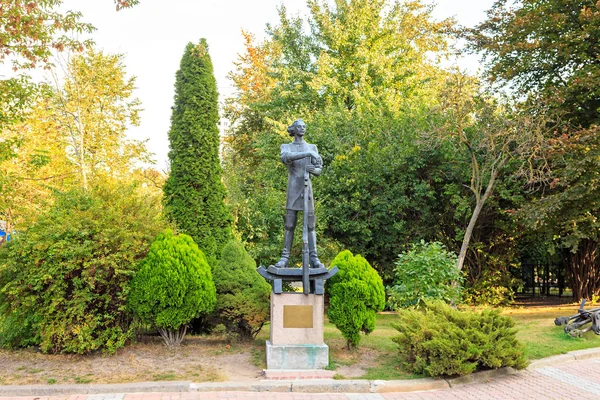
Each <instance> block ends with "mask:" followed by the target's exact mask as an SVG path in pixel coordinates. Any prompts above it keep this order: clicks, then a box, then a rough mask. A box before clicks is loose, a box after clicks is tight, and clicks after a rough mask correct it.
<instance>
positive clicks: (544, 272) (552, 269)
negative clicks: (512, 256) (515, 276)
mask: <svg viewBox="0 0 600 400" xmlns="http://www.w3.org/2000/svg"><path fill="white" fill-rule="evenodd" d="M565 274H566V271H565V268H564V266H563V265H562V264H559V263H558V264H550V263H547V264H543V263H527V262H522V263H521V280H522V281H523V286H522V287H521V288H520V290H519V293H518V294H520V295H525V296H527V295H529V296H559V297H563V296H571V290H570V289H569V286H568V285H567V282H566V277H565Z"/></svg>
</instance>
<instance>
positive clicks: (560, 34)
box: [469, 0, 600, 127]
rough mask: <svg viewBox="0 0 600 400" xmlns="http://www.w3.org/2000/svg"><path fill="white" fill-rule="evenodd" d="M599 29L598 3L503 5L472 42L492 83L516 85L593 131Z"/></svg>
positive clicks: (500, 0)
mask: <svg viewBox="0 0 600 400" xmlns="http://www.w3.org/2000/svg"><path fill="white" fill-rule="evenodd" d="M599 27H600V5H599V4H598V3H597V1H595V0H518V1H514V2H513V1H510V2H509V1H507V0H497V1H496V2H495V3H494V5H493V7H492V8H491V9H490V10H489V11H488V18H487V20H486V21H484V22H482V23H481V24H479V25H478V26H476V27H475V28H474V29H473V30H470V31H469V37H470V39H471V47H472V49H474V50H477V51H480V52H482V54H483V56H484V59H485V61H486V67H487V73H488V76H489V79H490V80H491V81H492V82H494V83H499V84H509V85H513V86H514V87H515V88H516V89H517V90H518V91H519V92H520V93H523V94H525V95H527V96H530V99H531V100H532V101H536V99H538V100H539V99H543V101H544V102H546V103H548V104H551V105H553V106H554V107H556V108H558V109H560V110H562V111H564V112H565V116H566V118H567V119H568V120H570V121H572V123H573V124H574V125H575V126H577V125H581V126H583V127H589V126H590V125H591V124H598V122H599V121H600V117H599V113H598V109H599V107H600V89H599V88H598V80H599V79H600V60H599V59H598V51H599V50H600V44H599V43H598V40H597V37H598V29H599Z"/></svg>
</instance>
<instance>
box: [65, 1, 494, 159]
mask: <svg viewBox="0 0 600 400" xmlns="http://www.w3.org/2000/svg"><path fill="white" fill-rule="evenodd" d="M492 3H493V0H438V1H437V7H436V10H435V16H436V17H437V18H439V19H442V18H446V17H452V16H453V17H455V18H456V20H457V21H458V22H459V23H460V24H462V25H466V26H473V25H475V24H477V23H478V22H480V21H482V20H483V19H484V17H485V11H486V10H487V9H488V8H490V7H491V5H492ZM280 4H284V5H285V6H286V8H287V10H288V11H289V12H293V13H301V14H305V13H306V6H305V0H283V1H282V0H169V1H164V0H141V2H140V4H139V5H138V6H136V7H134V8H132V9H127V10H122V11H119V12H115V7H114V4H113V2H112V1H110V0H65V1H64V9H67V10H78V11H81V12H82V13H83V20H84V21H86V22H90V23H92V24H93V25H94V26H95V27H96V28H97V30H96V31H95V32H94V33H93V34H92V39H93V40H94V41H95V42H96V45H97V47H98V48H99V49H101V50H103V51H104V52H108V53H121V54H124V55H125V64H126V66H127V73H128V75H130V76H131V75H134V76H136V77H137V81H136V86H137V91H136V96H137V97H138V98H139V99H140V100H141V101H142V107H143V108H144V112H143V113H142V114H141V124H140V126H139V127H134V128H132V129H131V132H130V135H131V136H132V137H135V138H136V139H146V138H149V139H150V140H149V143H148V148H149V150H150V151H152V152H153V153H155V155H156V156H155V158H156V160H157V167H158V168H159V169H163V168H164V167H165V166H166V160H167V153H168V147H169V144H168V139H167V132H168V130H169V125H170V117H171V106H172V105H173V93H174V91H173V87H174V86H173V85H174V83H175V72H176V71H177V69H178V67H179V61H180V60H181V56H182V55H183V51H184V49H185V46H186V44H187V43H188V42H197V41H198V40H199V39H200V38H206V40H207V41H208V44H209V50H210V55H211V58H212V61H213V65H214V69H215V77H216V79H217V85H218V89H219V94H220V99H221V100H222V99H223V98H224V96H227V95H228V94H230V93H231V91H232V88H231V83H230V82H229V81H228V79H227V74H228V72H229V71H231V70H232V69H233V62H234V61H235V60H236V58H237V55H238V54H239V53H241V52H242V51H243V41H242V36H241V30H242V29H243V30H246V31H248V32H252V33H254V34H255V35H256V36H257V38H259V39H261V38H264V30H265V25H266V24H267V23H276V22H277V21H278V17H277V6H278V5H280ZM461 66H462V67H465V68H469V69H470V70H472V71H476V70H477V68H478V66H477V60H476V58H474V57H471V58H469V59H468V60H463V61H462V62H461Z"/></svg>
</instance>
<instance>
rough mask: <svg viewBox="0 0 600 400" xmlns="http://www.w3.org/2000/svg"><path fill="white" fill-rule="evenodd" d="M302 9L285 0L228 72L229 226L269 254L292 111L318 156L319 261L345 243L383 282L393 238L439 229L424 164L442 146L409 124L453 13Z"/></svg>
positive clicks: (394, 6) (428, 85)
mask: <svg viewBox="0 0 600 400" xmlns="http://www.w3.org/2000/svg"><path fill="white" fill-rule="evenodd" d="M309 10H310V12H309V15H308V17H307V18H306V20H303V19H302V18H299V17H294V16H289V15H287V13H286V10H285V8H284V7H281V8H280V10H279V21H278V23H277V24H272V25H269V26H268V28H267V34H268V36H267V39H266V40H265V41H264V42H263V43H260V44H254V43H252V38H251V37H249V36H248V35H247V36H246V41H247V43H246V50H247V52H246V54H243V55H242V56H241V57H240V62H239V63H238V64H237V68H236V71H234V72H233V73H232V74H231V77H232V80H233V81H234V84H235V86H236V88H237V89H238V91H237V93H236V95H235V98H233V99H230V101H229V103H228V108H227V116H228V117H229V119H230V120H231V121H232V122H233V123H232V129H231V131H230V132H228V137H227V146H226V147H225V151H224V158H225V171H226V176H225V180H226V184H227V187H228V190H229V193H230V194H231V197H230V198H229V201H230V202H231V203H232V206H233V210H234V216H235V223H236V229H237V230H238V232H239V233H240V235H241V237H242V239H243V240H244V242H245V243H248V249H249V251H250V253H251V254H252V255H253V256H254V257H256V258H258V260H259V262H261V263H262V262H263V261H262V260H264V259H267V260H268V259H276V258H277V253H278V252H279V251H280V246H281V233H280V232H281V214H282V211H283V210H282V209H281V205H282V204H284V201H285V189H286V185H285V183H286V179H285V178H286V176H287V173H286V170H285V166H284V165H282V164H281V162H280V161H279V157H278V155H279V147H280V145H281V144H282V143H284V142H286V141H289V136H288V135H287V133H286V131H285V128H286V127H287V126H288V125H289V124H290V123H291V121H293V120H294V118H297V116H298V115H300V116H302V118H303V119H304V120H305V121H306V123H307V133H306V139H307V140H308V141H309V142H311V143H315V144H316V145H317V146H318V148H319V153H320V154H321V155H322V157H323V159H324V168H325V169H324V171H323V174H322V175H321V176H320V177H319V179H317V180H315V181H314V182H313V185H314V189H315V211H316V214H317V229H318V230H319V233H320V235H319V245H320V247H322V248H323V249H324V250H325V254H323V257H322V259H323V260H324V261H327V260H328V259H331V258H332V257H333V256H335V254H336V253H337V252H338V251H339V249H340V248H341V247H342V246H345V247H346V248H352V249H354V250H355V251H357V252H360V254H363V255H364V256H365V258H367V259H368V260H369V261H370V262H372V264H373V266H374V267H375V268H377V270H378V271H380V273H382V275H383V277H384V279H386V280H389V279H391V277H392V271H391V265H392V262H393V260H394V259H395V257H396V255H397V254H398V251H399V248H402V247H404V246H407V245H408V244H409V243H411V242H413V241H415V240H419V239H421V238H423V237H426V238H430V239H434V238H435V237H436V236H437V235H439V229H436V227H435V222H436V220H437V219H436V218H435V217H434V215H437V214H439V212H440V211H441V210H440V207H441V205H440V203H439V202H438V201H436V198H439V196H440V195H443V193H444V191H443V187H442V185H440V184H439V183H440V181H441V177H442V176H443V175H442V174H441V173H440V171H434V168H433V167H432V166H439V163H440V161H441V160H443V159H444V154H443V152H441V151H439V149H437V148H436V149H427V150H425V149H419V148H418V146H417V144H418V135H417V133H418V132H419V131H420V130H426V129H429V127H430V126H431V118H429V115H430V114H431V113H430V112H429V110H428V108H429V107H430V106H431V105H433V104H435V103H436V101H437V100H436V99H437V98H438V96H437V94H438V89H439V86H440V81H441V79H443V77H444V76H445V72H444V71H442V70H441V68H440V66H439V63H438V61H439V60H438V58H443V57H444V56H445V55H446V54H447V50H448V49H447V43H448V41H447V39H448V38H449V37H448V29H447V28H449V27H450V26H451V25H452V22H451V21H448V20H446V21H435V20H434V19H433V18H432V15H431V11H432V7H430V6H428V5H425V4H423V3H422V2H420V1H411V2H404V1H382V0H357V1H348V2H342V1H339V2H334V3H332V2H327V1H321V0H314V1H313V0H311V1H309ZM307 25H308V26H310V27H311V30H310V31H307V30H305V29H304V27H305V26H307ZM430 55H434V56H433V57H430ZM423 154H424V155H423ZM366 171H368V173H366ZM342 199H344V201H342ZM430 210H435V211H431V212H430ZM451 226H452V229H454V226H455V225H454V224H453V225H451ZM321 232H322V234H321ZM450 235H451V236H453V232H452V233H451V234H450ZM265 263H266V261H265Z"/></svg>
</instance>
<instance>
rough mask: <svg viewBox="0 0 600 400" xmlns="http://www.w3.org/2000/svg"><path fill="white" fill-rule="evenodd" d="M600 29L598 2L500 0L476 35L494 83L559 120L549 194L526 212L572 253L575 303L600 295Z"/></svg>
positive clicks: (552, 138) (546, 185) (546, 184)
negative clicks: (512, 0) (599, 140)
mask: <svg viewBox="0 0 600 400" xmlns="http://www.w3.org/2000/svg"><path fill="white" fill-rule="evenodd" d="M549 21H552V24H551V26H552V29H549V25H548V24H549ZM599 29H600V4H599V3H597V2H596V1H595V0H569V1H564V0H519V1H515V2H508V1H507V0H498V1H496V2H495V3H494V6H493V8H492V9H491V10H490V12H489V17H488V19H487V20H486V21H484V22H483V23H481V24H480V25H479V26H477V27H475V28H474V29H473V30H472V31H471V32H470V34H471V39H472V47H473V49H474V50H476V51H481V52H482V53H483V54H484V56H485V59H486V62H487V74H488V77H489V78H490V80H491V81H493V82H494V83H500V84H505V85H511V86H512V90H515V89H516V90H517V91H518V92H519V95H520V97H522V98H526V99H527V101H528V103H529V104H535V105H537V104H543V105H545V106H547V107H548V108H550V109H552V110H554V111H556V112H557V113H559V115H560V117H559V118H556V120H557V121H558V122H557V123H556V125H557V128H556V129H555V130H554V131H553V133H552V134H549V135H547V139H548V140H547V145H548V147H549V148H550V149H549V151H548V156H549V157H548V160H547V164H548V165H545V170H546V171H547V172H549V174H548V175H547V176H545V177H544V178H545V179H544V180H543V183H542V186H543V187H542V190H540V191H539V192H540V193H543V196H540V195H534V196H532V197H533V199H532V201H531V203H530V204H528V205H527V206H526V207H524V208H523V213H522V215H523V217H524V219H525V221H526V223H527V227H528V228H530V229H532V228H533V229H534V230H539V231H542V232H544V233H546V234H547V235H549V236H550V237H553V238H554V239H555V243H556V244H558V245H559V246H561V247H563V248H566V249H568V250H569V251H570V252H571V254H570V255H569V256H568V257H566V260H565V261H566V263H565V264H566V265H567V267H568V271H569V275H570V277H571V282H572V289H573V296H574V297H575V298H576V299H581V298H590V297H592V296H593V295H595V294H598V293H600V282H599V281H598V280H597V279H595V278H593V276H597V275H598V273H599V267H598V265H600V264H599V263H598V252H597V249H598V247H599V246H600V225H599V223H598V219H597V215H598V213H599V210H600V205H599V204H598V198H599V197H600V196H599V193H598V187H599V186H598V185H597V181H598V177H597V174H596V173H595V171H597V170H598V168H599V163H598V160H599V159H598V154H599V153H600V150H599V149H600V145H599V142H598V137H599V135H598V128H597V126H598V124H600V117H599V116H600V113H599V112H598V110H599V109H600V58H598V57H597V54H598V52H599V51H600V46H599V43H598V40H597V37H598V32H599Z"/></svg>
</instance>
